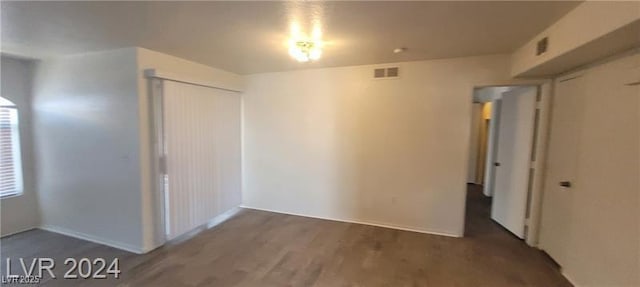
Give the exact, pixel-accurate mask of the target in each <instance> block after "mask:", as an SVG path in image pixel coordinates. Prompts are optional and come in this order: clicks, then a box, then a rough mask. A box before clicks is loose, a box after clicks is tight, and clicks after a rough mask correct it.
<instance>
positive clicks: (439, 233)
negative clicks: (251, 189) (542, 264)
mask: <svg viewBox="0 0 640 287" xmlns="http://www.w3.org/2000/svg"><path fill="white" fill-rule="evenodd" d="M240 207H242V208H246V209H255V210H261V211H267V212H274V213H281V214H288V215H295V216H302V217H309V218H316V219H324V220H331V221H338V222H346V223H355V224H363V225H371V226H377V227H383V228H390V229H397V230H404V231H411V232H418V233H424V234H431V235H440V236H447V237H456V238H460V237H462V236H460V235H458V234H453V233H450V232H443V231H434V230H424V229H417V228H411V227H403V226H396V225H390V224H380V223H375V222H368V221H358V220H349V219H338V218H329V217H323V216H314V215H308V214H301V213H293V212H286V211H279V210H272V209H266V208H258V207H251V206H246V205H241V206H240Z"/></svg>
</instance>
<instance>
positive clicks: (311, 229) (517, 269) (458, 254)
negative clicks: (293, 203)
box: [0, 186, 571, 287]
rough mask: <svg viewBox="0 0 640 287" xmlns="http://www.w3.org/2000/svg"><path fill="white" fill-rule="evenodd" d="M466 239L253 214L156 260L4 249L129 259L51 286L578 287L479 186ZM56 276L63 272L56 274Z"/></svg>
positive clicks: (19, 239)
mask: <svg viewBox="0 0 640 287" xmlns="http://www.w3.org/2000/svg"><path fill="white" fill-rule="evenodd" d="M467 197H468V202H467V230H466V236H465V238H450V237H444V236H436V235H428V234H420V233H415V232H408V231H400V230H394V229H387V228H381V227H373V226H367V225H360V224H349V223H341V222H334V221H328V220H320V219H312V218H305V217H299V216H291V215H284V214H277V213H270V212H263V211H255V210H244V211H242V212H241V213H240V214H238V215H237V216H235V217H234V218H232V219H230V220H228V221H227V222H225V223H223V224H221V225H219V226H217V227H215V228H212V229H209V230H206V231H203V232H202V233H200V234H198V235H197V236H195V237H193V238H191V239H189V240H187V241H185V242H182V243H179V244H176V245H172V246H165V247H162V248H160V249H157V250H155V251H153V252H151V253H149V254H145V255H135V254H131V253H128V252H124V251H120V250H117V249H114V248H110V247H105V246H101V245H98V244H94V243H90V242H86V241H83V240H79V239H74V238H70V237H66V236H64V235H59V234H56V233H51V232H47V231H42V230H32V231H28V232H23V233H20V234H16V235H13V236H9V237H6V238H2V239H1V240H0V243H1V251H2V254H1V257H2V272H4V270H5V269H4V268H5V267H4V264H5V263H4V262H5V258H7V257H9V258H18V257H24V258H33V257H51V258H54V259H56V262H57V263H58V264H59V265H61V263H62V261H63V260H64V258H66V257H75V258H81V257H87V258H96V257H104V258H114V257H118V258H120V260H121V269H122V274H121V278H120V279H117V280H116V279H102V280H83V279H76V280H63V279H61V278H60V277H61V276H58V278H56V279H51V278H45V279H44V280H43V281H42V282H41V285H43V286H261V287H262V286H393V287H401V286H474V287H475V286H491V287H500V286H541V287H542V286H559V287H562V286H571V284H570V283H569V282H568V281H567V280H566V279H564V277H562V276H561V275H560V273H559V272H558V271H557V270H556V269H555V268H554V267H553V265H552V264H551V263H550V262H549V261H548V259H547V258H546V257H545V256H543V255H542V253H541V252H539V251H537V250H536V249H533V248H530V247H528V246H527V245H526V244H525V243H524V242H522V241H521V240H519V239H517V238H516V237H514V236H513V235H511V234H509V233H508V232H507V231H505V230H504V229H502V228H501V227H500V226H499V225H498V224H496V223H494V222H493V221H491V220H490V219H489V206H490V200H489V199H487V198H485V197H483V196H482V195H481V192H480V189H479V188H478V187H476V186H470V188H469V191H468V196H467ZM56 270H57V269H56Z"/></svg>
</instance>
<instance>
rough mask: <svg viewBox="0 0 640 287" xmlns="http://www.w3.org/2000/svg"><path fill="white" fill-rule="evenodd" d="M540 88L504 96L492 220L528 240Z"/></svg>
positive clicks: (519, 90) (518, 91) (524, 89)
mask: <svg viewBox="0 0 640 287" xmlns="http://www.w3.org/2000/svg"><path fill="white" fill-rule="evenodd" d="M536 95H537V88H536V87H523V88H518V89H515V90H512V91H508V92H505V93H503V96H502V107H501V109H500V123H499V128H498V129H499V132H498V142H497V148H498V152H497V156H496V162H495V167H496V169H495V183H494V192H493V203H492V205H491V218H492V219H493V220H495V221H496V222H498V223H499V224H501V225H502V226H504V227H505V228H506V229H508V230H509V231H511V232H512V233H513V234H515V235H516V236H518V237H520V238H524V224H525V215H526V209H527V191H528V186H529V170H530V162H531V148H532V145H533V127H534V118H535V110H536Z"/></svg>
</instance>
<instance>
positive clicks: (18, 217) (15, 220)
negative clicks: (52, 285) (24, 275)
mask: <svg viewBox="0 0 640 287" xmlns="http://www.w3.org/2000/svg"><path fill="white" fill-rule="evenodd" d="M0 66H1V67H2V73H1V74H0V79H1V80H2V83H1V84H0V86H1V88H2V91H1V92H0V95H1V96H2V97H4V98H6V99H9V100H10V101H12V102H13V103H14V104H16V106H17V107H18V117H19V119H18V122H19V124H20V150H21V153H22V177H23V187H24V192H23V194H22V195H20V196H15V197H9V198H3V199H2V200H0V213H1V214H0V220H1V222H0V235H2V236H4V235H8V234H13V233H16V232H20V231H24V230H28V229H31V228H34V227H37V226H38V225H39V222H40V214H39V207H38V198H37V196H36V190H35V188H36V181H35V173H34V167H33V162H34V158H33V141H32V127H31V83H32V78H33V63H32V62H31V61H27V60H20V59H14V58H10V57H6V56H4V55H3V56H2V57H1V58H0Z"/></svg>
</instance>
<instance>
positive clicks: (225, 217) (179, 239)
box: [165, 207, 242, 245]
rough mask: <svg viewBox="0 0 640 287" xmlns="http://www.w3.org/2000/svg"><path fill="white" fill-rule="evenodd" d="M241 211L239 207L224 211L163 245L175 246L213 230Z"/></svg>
mask: <svg viewBox="0 0 640 287" xmlns="http://www.w3.org/2000/svg"><path fill="white" fill-rule="evenodd" d="M240 211H242V208H240V207H234V208H232V209H230V210H227V211H225V212H224V213H222V214H220V215H218V216H216V217H214V218H212V219H210V220H209V221H208V222H207V223H205V224H202V225H200V226H198V227H196V228H194V229H193V230H191V231H188V232H186V233H184V234H182V235H179V236H178V237H176V238H173V239H171V240H168V241H166V242H165V244H167V245H176V244H179V243H182V242H185V241H187V240H189V239H191V238H193V237H194V236H196V235H198V234H199V233H200V232H202V231H205V230H207V229H210V228H213V227H215V226H216V225H219V224H221V223H223V222H225V221H227V220H228V219H229V218H231V217H233V216H235V215H236V214H238V212H240Z"/></svg>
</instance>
